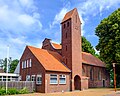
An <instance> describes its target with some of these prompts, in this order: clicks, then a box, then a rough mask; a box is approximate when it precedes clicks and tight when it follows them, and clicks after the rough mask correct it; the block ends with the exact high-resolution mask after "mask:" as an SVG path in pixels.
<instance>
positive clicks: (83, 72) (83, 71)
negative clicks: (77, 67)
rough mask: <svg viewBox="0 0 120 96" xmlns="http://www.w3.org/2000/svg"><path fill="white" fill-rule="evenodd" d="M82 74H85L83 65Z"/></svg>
mask: <svg viewBox="0 0 120 96" xmlns="http://www.w3.org/2000/svg"><path fill="white" fill-rule="evenodd" d="M82 75H83V76H85V68H84V67H82Z"/></svg>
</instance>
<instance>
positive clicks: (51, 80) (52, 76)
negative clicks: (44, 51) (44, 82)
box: [50, 75, 58, 84]
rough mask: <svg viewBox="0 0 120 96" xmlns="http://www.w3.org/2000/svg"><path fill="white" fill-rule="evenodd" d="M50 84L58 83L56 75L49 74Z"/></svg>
mask: <svg viewBox="0 0 120 96" xmlns="http://www.w3.org/2000/svg"><path fill="white" fill-rule="evenodd" d="M50 84H58V81H57V75H50Z"/></svg>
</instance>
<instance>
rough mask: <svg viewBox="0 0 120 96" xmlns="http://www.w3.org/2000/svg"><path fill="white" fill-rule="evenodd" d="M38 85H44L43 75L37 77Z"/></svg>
mask: <svg viewBox="0 0 120 96" xmlns="http://www.w3.org/2000/svg"><path fill="white" fill-rule="evenodd" d="M36 84H42V75H37V76H36Z"/></svg>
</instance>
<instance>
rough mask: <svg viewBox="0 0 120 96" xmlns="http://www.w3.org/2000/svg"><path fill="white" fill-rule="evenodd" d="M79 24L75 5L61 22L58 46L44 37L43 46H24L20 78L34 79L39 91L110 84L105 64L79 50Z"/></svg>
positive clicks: (80, 88)
mask: <svg viewBox="0 0 120 96" xmlns="http://www.w3.org/2000/svg"><path fill="white" fill-rule="evenodd" d="M81 24H82V23H81V21H80V18H79V15H78V12H77V9H76V8H75V9H73V10H71V11H69V12H68V13H66V15H65V16H64V18H63V20H62V22H61V30H62V32H61V33H62V40H61V45H60V44H56V43H53V42H52V41H51V39H48V38H45V39H44V41H43V44H42V48H36V47H33V46H26V48H25V50H24V52H23V55H22V56H21V59H20V75H21V80H22V81H35V84H36V91H37V92H42V93H50V92H63V91H73V90H85V89H88V88H92V87H109V84H110V79H109V74H108V72H107V71H106V66H105V63H104V62H102V61H101V60H100V59H98V58H96V57H94V56H93V55H91V54H90V53H86V52H82V47H81Z"/></svg>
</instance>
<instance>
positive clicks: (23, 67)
mask: <svg viewBox="0 0 120 96" xmlns="http://www.w3.org/2000/svg"><path fill="white" fill-rule="evenodd" d="M23 68H24V61H22V69H23Z"/></svg>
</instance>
